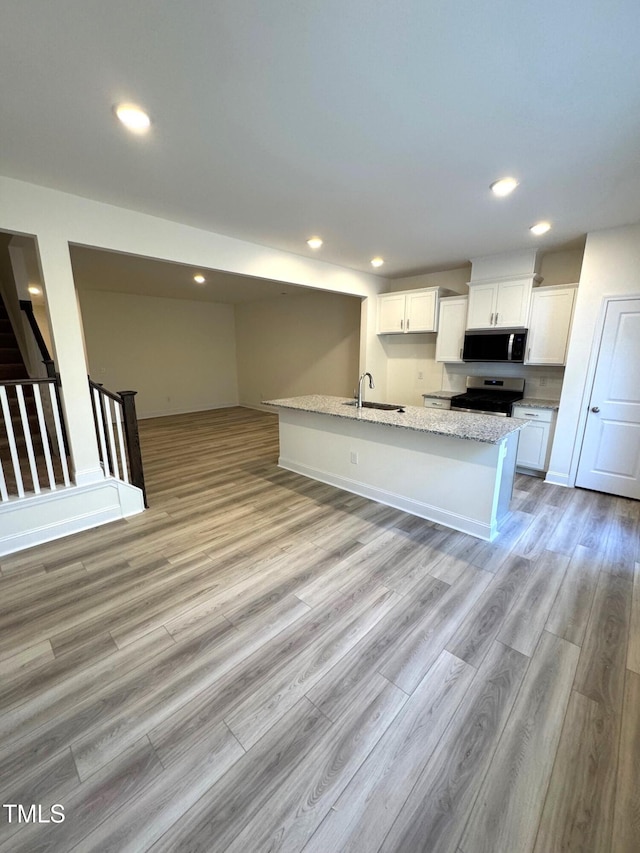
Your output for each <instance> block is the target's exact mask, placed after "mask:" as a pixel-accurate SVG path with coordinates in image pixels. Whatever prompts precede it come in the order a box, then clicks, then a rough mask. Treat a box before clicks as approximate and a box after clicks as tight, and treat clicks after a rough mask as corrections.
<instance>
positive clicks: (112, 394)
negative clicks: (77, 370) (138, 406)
mask: <svg viewBox="0 0 640 853" xmlns="http://www.w3.org/2000/svg"><path fill="white" fill-rule="evenodd" d="M89 386H90V387H91V388H95V389H96V390H97V391H100V393H101V394H106V396H107V397H110V398H111V399H112V400H115V401H116V403H122V397H121V396H120V395H119V394H116V393H115V392H114V391H108V390H107V389H106V388H105V387H104V385H102V384H101V383H100V382H94V381H93V379H91V378H90V379H89ZM127 393H129V394H131V393H132V394H137V393H138V392H137V391H128V392H127Z"/></svg>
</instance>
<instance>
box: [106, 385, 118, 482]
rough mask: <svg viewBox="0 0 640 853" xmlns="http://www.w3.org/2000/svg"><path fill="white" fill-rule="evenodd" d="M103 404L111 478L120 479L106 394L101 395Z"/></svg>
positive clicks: (109, 407) (109, 406) (109, 405)
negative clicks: (111, 470) (109, 453)
mask: <svg viewBox="0 0 640 853" xmlns="http://www.w3.org/2000/svg"><path fill="white" fill-rule="evenodd" d="M102 402H103V403H104V415H105V421H106V424H107V437H108V439H109V450H110V451H111V467H112V468H113V476H114V477H115V478H116V479H118V480H119V479H120V471H119V470H118V454H117V452H116V440H115V437H114V435H113V421H112V420H111V404H110V400H109V397H107V395H106V394H103V395H102Z"/></svg>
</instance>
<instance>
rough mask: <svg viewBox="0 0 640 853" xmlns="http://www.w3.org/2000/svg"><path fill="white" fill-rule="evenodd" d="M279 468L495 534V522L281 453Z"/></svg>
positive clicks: (475, 532)
mask: <svg viewBox="0 0 640 853" xmlns="http://www.w3.org/2000/svg"><path fill="white" fill-rule="evenodd" d="M278 465H279V466H280V468H285V469H286V470H287V471H293V472H294V473H295V474H301V475H302V476H303V477H309V478H310V479H311V480H319V481H320V482H321V483H326V484H327V485H329V486H335V487H336V488H338V489H343V490H344V491H345V492H351V493H352V494H354V495H360V497H363V498H369V499H370V500H373V501H376V502H377V503H381V504H384V505H385V506H390V507H393V508H394V509H400V510H402V511H403V512H408V513H409V514H410V515H417V516H418V517H419V518H424V519H426V520H427V521H435V522H436V523H438V524H444V525H445V526H446V527H451V528H453V529H454V530H460V531H461V532H462V533H468V534H470V535H471V536H476V537H477V538H478V539H484V540H485V541H488V542H491V541H492V540H493V539H495V537H496V536H497V534H498V529H497V526H496V527H494V528H492V527H491V525H489V524H483V523H482V522H479V521H475V520H474V519H472V518H467V517H466V516H463V515H458V514H457V513H452V512H448V511H447V510H442V509H439V508H438V507H434V506H431V504H426V503H422V502H421V501H416V500H413V499H412V498H406V497H403V496H402V495H397V494H395V493H394V492H389V491H386V490H385V489H379V488H376V487H375V486H369V485H368V484H366V483H361V482H359V481H358V480H352V479H350V478H347V477H340V476H338V475H336V474H331V473H329V472H327V471H320V470H318V469H316V468H310V467H307V466H306V465H300V464H299V463H297V462H292V461H291V460H289V459H285V458H283V457H282V456H281V457H280V458H279V460H278Z"/></svg>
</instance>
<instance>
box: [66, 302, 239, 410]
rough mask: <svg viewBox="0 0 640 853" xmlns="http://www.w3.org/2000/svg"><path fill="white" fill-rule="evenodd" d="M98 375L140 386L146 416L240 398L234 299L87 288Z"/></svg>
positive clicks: (92, 363) (115, 383)
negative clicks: (171, 296) (223, 300)
mask: <svg viewBox="0 0 640 853" xmlns="http://www.w3.org/2000/svg"><path fill="white" fill-rule="evenodd" d="M80 307H81V311H82V320H83V326H84V335H85V341H86V347H87V353H88V358H89V369H90V375H91V378H92V379H93V380H94V381H96V382H102V383H103V384H104V385H105V387H106V388H108V389H109V390H111V391H123V390H127V389H132V390H134V391H137V392H138V396H137V397H136V406H137V411H138V415H139V416H140V417H142V418H148V417H155V416H159V415H169V414H175V413H178V412H197V411H203V410H205V409H214V408H218V407H222V406H233V405H236V404H237V402H238V390H237V376H236V351H235V332H234V317H233V306H231V305H220V304H217V303H209V302H190V301H187V300H183V299H160V298H150V297H147V296H133V295H129V294H124V293H107V292H105V291H87V290H85V291H82V292H81V293H80Z"/></svg>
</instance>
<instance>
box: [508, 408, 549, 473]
mask: <svg viewBox="0 0 640 853" xmlns="http://www.w3.org/2000/svg"><path fill="white" fill-rule="evenodd" d="M512 415H513V417H514V418H525V419H526V420H529V421H532V423H530V424H529V425H528V426H526V427H525V428H524V429H522V430H520V439H519V441H518V456H517V460H516V464H517V465H518V467H519V468H529V469H530V470H532V471H547V470H548V468H549V456H550V455H551V439H552V437H553V431H554V428H555V417H556V413H555V412H554V411H553V410H552V409H534V408H529V407H527V406H514V407H513V412H512Z"/></svg>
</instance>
